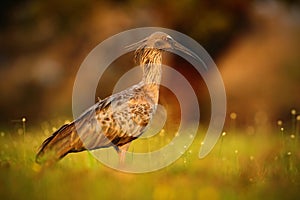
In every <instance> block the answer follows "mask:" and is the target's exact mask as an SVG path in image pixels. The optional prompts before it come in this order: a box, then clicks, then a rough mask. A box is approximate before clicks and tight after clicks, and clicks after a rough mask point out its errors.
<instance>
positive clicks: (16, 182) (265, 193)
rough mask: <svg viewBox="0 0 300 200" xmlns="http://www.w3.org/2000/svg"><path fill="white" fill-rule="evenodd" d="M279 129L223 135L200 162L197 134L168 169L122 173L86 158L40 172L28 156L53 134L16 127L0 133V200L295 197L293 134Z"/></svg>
mask: <svg viewBox="0 0 300 200" xmlns="http://www.w3.org/2000/svg"><path fill="white" fill-rule="evenodd" d="M297 122H299V121H297ZM23 124H24V125H25V122H24V123H23ZM280 125H281V124H280V122H279V123H278V126H276V123H275V125H274V126H273V127H272V128H271V129H269V130H267V131H268V132H266V130H263V129H259V130H256V128H255V127H254V128H250V129H245V130H237V129H235V130H229V131H228V132H226V133H224V134H223V135H222V137H221V138H220V140H219V141H218V143H217V145H216V146H215V148H214V150H213V151H212V152H211V153H210V154H209V155H208V156H207V157H205V158H204V159H199V158H198V152H199V146H200V144H201V138H202V137H203V133H202V132H201V131H200V132H199V134H198V136H197V138H196V139H195V141H194V143H193V144H192V145H191V147H190V148H189V149H188V150H187V151H186V153H185V154H184V155H183V156H182V157H181V158H180V159H178V160H177V161H176V162H175V163H173V164H172V165H170V166H168V167H166V168H164V169H162V170H159V171H156V172H151V173H144V174H126V173H122V172H118V171H116V170H113V169H110V168H108V167H106V166H104V165H103V164H101V163H99V162H98V161H96V160H95V159H94V158H93V157H92V156H91V155H90V154H89V153H88V152H82V153H78V154H70V155H68V156H67V157H65V158H64V159H63V160H61V161H60V162H58V163H57V164H56V165H55V166H52V167H45V168H43V167H41V166H39V165H37V164H36V163H35V162H34V156H35V153H36V151H37V149H38V146H39V145H40V143H41V142H42V141H43V139H45V137H46V136H48V135H49V134H50V133H51V132H52V131H53V130H52V128H51V126H50V125H49V124H47V123H44V124H41V126H40V127H37V128H35V129H31V128H30V127H25V126H24V127H22V122H20V127H19V128H12V129H11V132H9V131H1V134H0V138H1V139H0V199H64V200H67V199H72V200H75V199H210V200H214V199H297V198H298V197H299V195H300V192H299V186H300V175H299V170H300V151H299V148H297V147H299V144H298V141H299V139H298V134H299V133H297V132H296V133H295V134H292V133H290V130H288V129H284V128H281V127H280ZM296 125H297V124H296ZM24 128H26V129H24ZM27 129H28V130H27ZM200 130H201V128H200ZM297 131H299V130H297ZM138 145H139V142H136V143H135V144H134V145H133V146H136V147H138Z"/></svg>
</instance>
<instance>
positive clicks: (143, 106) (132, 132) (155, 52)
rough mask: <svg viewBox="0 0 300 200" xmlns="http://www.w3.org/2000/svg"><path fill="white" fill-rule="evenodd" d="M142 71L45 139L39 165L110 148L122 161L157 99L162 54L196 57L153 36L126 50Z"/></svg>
mask: <svg viewBox="0 0 300 200" xmlns="http://www.w3.org/2000/svg"><path fill="white" fill-rule="evenodd" d="M127 48H129V49H131V50H133V49H136V51H135V60H136V62H137V63H138V64H139V65H140V66H141V67H142V68H143V79H142V80H141V82H139V83H138V84H136V85H133V86H132V87H130V88H128V89H126V90H124V91H122V92H119V93H116V94H113V95H111V96H109V97H107V98H105V99H104V100H100V101H99V102H97V103H96V104H95V105H93V106H92V107H90V108H89V109H88V110H87V111H86V112H85V113H83V114H82V115H81V116H80V117H79V118H78V119H76V120H75V121H73V122H72V123H70V124H66V125H63V126H62V127H61V128H60V129H59V130H57V131H56V132H55V133H54V134H53V135H52V136H50V137H49V138H48V139H46V140H45V141H44V142H43V144H42V145H41V147H40V150H39V152H38V153H37V155H36V161H37V162H39V163H44V162H47V163H51V162H55V161H57V160H59V159H61V158H63V157H64V156H65V155H67V154H68V153H72V152H80V151H83V150H87V149H88V150H93V149H99V148H105V147H110V146H113V147H114V148H115V149H116V150H117V152H118V153H119V155H120V161H121V162H123V161H124V152H126V150H127V149H128V147H129V145H130V142H131V141H132V140H134V139H136V138H138V137H139V136H140V135H141V134H143V132H144V131H145V130H146V128H147V126H148V125H149V124H150V122H151V118H152V116H153V115H154V113H155V111H156V107H157V103H158V98H159V84H160V80H161V62H162V51H163V50H166V49H171V48H173V49H179V50H181V51H183V52H185V53H187V54H189V55H191V56H193V57H196V56H195V54H193V53H192V52H190V51H188V50H187V49H186V48H184V47H183V46H181V45H179V44H178V43H177V42H175V41H174V40H173V39H172V38H171V37H170V36H169V35H167V34H165V33H162V32H156V33H153V34H152V35H150V36H149V37H147V38H146V39H144V40H142V41H140V42H137V43H135V44H133V45H131V46H129V47H127Z"/></svg>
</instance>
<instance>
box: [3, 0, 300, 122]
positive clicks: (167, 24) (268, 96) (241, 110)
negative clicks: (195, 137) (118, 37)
mask: <svg viewBox="0 0 300 200" xmlns="http://www.w3.org/2000/svg"><path fill="white" fill-rule="evenodd" d="M0 9H1V10H0V27H1V29H0V44H1V45H0V82H1V84H0V96H1V97H0V111H1V115H0V125H1V126H3V127H9V126H11V124H12V121H13V120H16V119H21V118H22V117H24V116H25V117H26V118H27V120H28V121H29V122H30V123H31V124H35V123H40V122H42V121H47V120H51V119H55V118H66V119H70V120H71V119H72V107H71V105H72V89H73V88H72V87H73V83H74V80H75V76H76V72H77V70H78V69H79V67H80V64H81V63H82V62H83V60H84V58H85V57H86V56H87V54H88V53H89V52H90V51H91V50H92V49H93V48H94V47H95V46H96V45H98V44H99V43H100V42H102V41H103V40H105V39H106V38H108V37H110V36H112V35H114V34H117V33H119V32H121V31H125V30H128V29H132V28H138V27H144V26H157V27H164V28H169V29H174V30H176V31H180V32H182V33H184V34H186V35H188V36H190V37H192V38H193V39H195V40H196V41H198V42H199V44H201V45H202V46H203V47H204V48H205V49H206V50H207V51H208V53H209V54H210V55H211V56H212V58H213V59H214V61H215V62H216V64H217V66H218V68H219V70H220V72H221V74H222V76H223V79H224V84H225V87H226V92H227V98H228V99H227V100H228V113H229V114H230V113H236V114H237V118H238V119H239V124H241V125H242V126H249V125H258V126H266V125H267V124H270V123H276V120H277V119H279V118H281V119H284V118H285V117H287V116H288V115H289V112H290V110H291V109H292V108H294V109H296V110H297V109H298V110H299V109H300V103H299V101H300V92H299V91H300V55H299V52H300V4H299V1H296V0H295V1H294V0H285V1H279V0H278V1H275V0H269V1H251V0H245V1H238V0H220V1H215V0H210V1H199V0H182V1H166V0H160V1H158V0H151V1H150V0H149V1H141V0H124V1H120V0H110V1H104V0H100V1H96V0H75V1H74V0H72V1H71V0H66V1H59V0H51V1H50V0H45V1H38V0H22V1H21V0H16V1H10V0H3V1H1V7H0ZM166 64H168V65H170V66H172V67H174V68H176V69H178V70H179V71H181V72H182V74H184V75H185V76H186V77H187V78H188V80H189V81H190V82H191V83H192V85H193V87H194V89H196V90H197V91H198V98H199V101H200V102H201V103H200V104H201V105H200V106H201V111H203V113H201V114H203V115H202V116H203V117H202V118H203V119H204V120H206V121H208V120H209V116H210V113H209V110H210V103H209V101H210V100H209V96H208V93H207V90H206V87H205V84H204V83H203V81H202V79H201V77H200V76H192V74H195V73H193V68H192V67H182V66H183V65H187V66H188V65H189V64H188V63H187V62H185V61H184V60H183V59H180V58H177V57H171V59H170V60H169V61H168V63H166ZM132 65H133V63H132ZM124 66H125V64H124ZM126 66H130V65H128V63H127V64H126ZM126 70H129V68H128V67H127V68H126V67H125V68H124V67H122V66H120V73H124V72H126ZM113 77H116V76H115V74H113V73H112V74H109V72H108V74H107V79H105V80H104V82H105V81H108V80H112V79H113ZM116 81H117V80H116ZM112 86H113V84H112ZM112 86H111V87H107V88H100V89H99V94H98V96H100V97H101V98H104V97H105V96H107V95H109V94H110V93H111V92H112V89H113V88H112ZM162 90H164V88H162ZM164 94H165V95H164V96H162V98H161V102H162V103H164V102H165V103H166V102H167V99H168V96H166V95H167V94H168V92H165V93H164ZM274 120H275V121H274Z"/></svg>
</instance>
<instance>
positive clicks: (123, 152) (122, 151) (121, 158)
mask: <svg viewBox="0 0 300 200" xmlns="http://www.w3.org/2000/svg"><path fill="white" fill-rule="evenodd" d="M129 146H130V142H129V143H127V144H125V145H123V146H121V147H119V152H118V154H119V164H120V165H121V166H122V165H124V163H125V158H126V152H127V150H128V148H129Z"/></svg>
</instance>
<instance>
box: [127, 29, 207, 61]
mask: <svg viewBox="0 0 300 200" xmlns="http://www.w3.org/2000/svg"><path fill="white" fill-rule="evenodd" d="M126 48H127V49H128V50H136V55H140V54H141V53H142V52H145V51H146V52H147V51H158V52H161V51H181V52H183V53H185V54H187V55H189V56H191V57H193V58H194V59H196V60H200V61H201V59H200V58H199V57H198V56H197V55H196V54H195V53H194V52H192V51H190V50H189V49H187V48H186V47H184V46H183V45H181V44H180V43H179V42H177V41H176V40H174V39H173V38H172V37H171V36H169V35H168V34H166V33H163V32H155V33H152V34H151V35H150V36H149V37H146V38H145V39H143V40H141V41H139V42H137V43H134V44H132V45H129V46H127V47H126Z"/></svg>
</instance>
